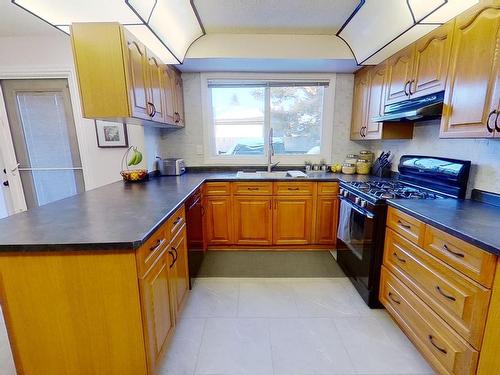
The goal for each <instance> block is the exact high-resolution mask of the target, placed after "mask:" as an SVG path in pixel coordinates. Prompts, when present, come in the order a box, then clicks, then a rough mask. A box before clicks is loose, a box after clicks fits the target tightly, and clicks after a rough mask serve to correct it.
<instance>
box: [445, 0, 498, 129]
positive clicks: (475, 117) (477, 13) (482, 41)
mask: <svg viewBox="0 0 500 375" xmlns="http://www.w3.org/2000/svg"><path fill="white" fill-rule="evenodd" d="M494 3H496V4H497V5H493V4H494ZM499 26H500V5H498V1H491V2H483V3H482V4H481V5H478V6H476V7H474V8H473V9H471V10H470V11H469V12H467V13H465V14H463V15H461V16H459V17H457V19H456V24H455V30H454V35H453V47H452V54H451V61H450V69H449V72H448V83H447V85H446V92H445V98H444V107H443V117H442V120H441V132H440V136H441V137H444V138H491V137H495V136H496V137H500V122H499V120H498V117H499V116H498V113H499V110H500V104H499V100H500V93H499V91H500V82H499V74H498V72H499V53H500V38H499V36H500V34H499Z"/></svg>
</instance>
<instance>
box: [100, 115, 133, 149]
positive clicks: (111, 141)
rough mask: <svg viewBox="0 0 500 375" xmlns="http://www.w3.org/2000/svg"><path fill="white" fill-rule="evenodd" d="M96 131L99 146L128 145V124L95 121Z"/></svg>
mask: <svg viewBox="0 0 500 375" xmlns="http://www.w3.org/2000/svg"><path fill="white" fill-rule="evenodd" d="M95 132H96V135H97V146H98V147H101V148H113V147H128V135H127V124H119V123H116V122H106V121H95Z"/></svg>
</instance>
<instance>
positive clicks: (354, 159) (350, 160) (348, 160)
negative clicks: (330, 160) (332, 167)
mask: <svg viewBox="0 0 500 375" xmlns="http://www.w3.org/2000/svg"><path fill="white" fill-rule="evenodd" d="M358 159H359V156H358V155H356V154H347V156H346V157H345V162H346V163H351V164H356V162H357V161H358Z"/></svg>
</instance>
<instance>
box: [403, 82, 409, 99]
mask: <svg viewBox="0 0 500 375" xmlns="http://www.w3.org/2000/svg"><path fill="white" fill-rule="evenodd" d="M409 83H410V81H407V82H406V83H405V87H404V92H405V95H406V96H410V94H409V93H408V91H407V90H406V89H407V88H408V84H409Z"/></svg>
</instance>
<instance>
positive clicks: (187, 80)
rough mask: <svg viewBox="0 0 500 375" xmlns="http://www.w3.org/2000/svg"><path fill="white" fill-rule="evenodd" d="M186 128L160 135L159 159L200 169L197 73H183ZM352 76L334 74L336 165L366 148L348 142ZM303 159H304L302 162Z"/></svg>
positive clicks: (201, 153)
mask: <svg viewBox="0 0 500 375" xmlns="http://www.w3.org/2000/svg"><path fill="white" fill-rule="evenodd" d="M182 79H183V81H184V103H185V122H186V126H185V128H184V129H182V130H176V131H166V132H164V133H163V135H162V139H163V142H162V156H163V157H183V158H184V159H185V161H186V164H187V165H188V166H202V165H204V156H203V137H204V136H205V135H204V133H203V128H204V126H203V113H202V104H201V101H202V95H201V89H200V88H201V76H200V73H183V74H182ZM353 83H354V76H353V75H352V74H337V78H336V88H335V95H334V96H335V103H334V116H333V135H332V155H331V160H329V162H330V161H334V162H337V161H338V162H340V161H342V160H343V159H344V158H345V155H346V154H348V153H350V152H353V151H359V150H361V149H363V148H366V145H363V144H357V143H355V142H351V141H350V140H349V127H350V122H351V110H352V92H353ZM306 159H307V157H304V161H305V160H306Z"/></svg>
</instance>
